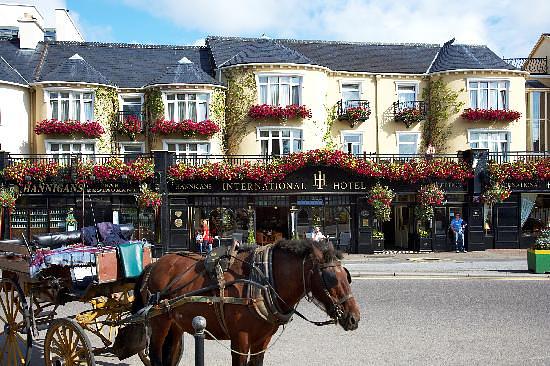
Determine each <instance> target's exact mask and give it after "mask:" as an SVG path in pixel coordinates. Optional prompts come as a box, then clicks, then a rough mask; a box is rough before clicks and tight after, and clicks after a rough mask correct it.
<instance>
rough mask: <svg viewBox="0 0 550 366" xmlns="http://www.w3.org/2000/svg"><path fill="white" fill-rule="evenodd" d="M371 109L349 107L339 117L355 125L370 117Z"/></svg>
mask: <svg viewBox="0 0 550 366" xmlns="http://www.w3.org/2000/svg"><path fill="white" fill-rule="evenodd" d="M370 114H371V110H370V108H369V107H363V106H358V107H348V108H346V110H345V111H344V113H343V114H342V115H340V116H339V117H338V119H341V120H342V119H344V120H347V121H349V125H350V127H354V126H355V125H356V124H357V123H358V122H360V121H366V120H367V119H369V117H370Z"/></svg>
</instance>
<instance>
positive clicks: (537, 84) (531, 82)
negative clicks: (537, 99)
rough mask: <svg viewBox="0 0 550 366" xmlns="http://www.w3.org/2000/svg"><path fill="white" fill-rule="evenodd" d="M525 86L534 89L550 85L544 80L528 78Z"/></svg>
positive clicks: (546, 87) (545, 87)
mask: <svg viewBox="0 0 550 366" xmlns="http://www.w3.org/2000/svg"><path fill="white" fill-rule="evenodd" d="M525 87H526V88H533V89H548V88H550V85H549V86H547V85H545V84H543V83H542V82H540V81H538V80H526V81H525Z"/></svg>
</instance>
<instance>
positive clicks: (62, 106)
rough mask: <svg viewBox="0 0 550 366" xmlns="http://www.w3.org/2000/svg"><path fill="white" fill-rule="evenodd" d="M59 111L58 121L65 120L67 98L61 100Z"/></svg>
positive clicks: (67, 110)
mask: <svg viewBox="0 0 550 366" xmlns="http://www.w3.org/2000/svg"><path fill="white" fill-rule="evenodd" d="M60 112H61V113H59V120H60V121H66V120H68V119H69V101H68V100H62V101H61V111H60Z"/></svg>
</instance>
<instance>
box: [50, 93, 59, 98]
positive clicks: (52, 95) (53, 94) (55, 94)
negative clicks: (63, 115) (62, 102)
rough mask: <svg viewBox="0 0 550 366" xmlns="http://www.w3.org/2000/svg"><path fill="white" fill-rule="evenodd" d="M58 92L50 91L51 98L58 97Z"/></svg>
mask: <svg viewBox="0 0 550 366" xmlns="http://www.w3.org/2000/svg"><path fill="white" fill-rule="evenodd" d="M57 97H58V95H57V93H50V99H57Z"/></svg>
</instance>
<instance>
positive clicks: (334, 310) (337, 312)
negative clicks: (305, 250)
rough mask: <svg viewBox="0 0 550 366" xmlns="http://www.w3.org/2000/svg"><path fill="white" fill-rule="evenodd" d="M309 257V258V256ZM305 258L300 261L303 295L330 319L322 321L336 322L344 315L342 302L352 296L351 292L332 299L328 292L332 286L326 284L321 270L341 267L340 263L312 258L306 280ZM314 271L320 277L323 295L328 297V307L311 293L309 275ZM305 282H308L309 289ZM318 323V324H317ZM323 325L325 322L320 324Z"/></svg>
mask: <svg viewBox="0 0 550 366" xmlns="http://www.w3.org/2000/svg"><path fill="white" fill-rule="evenodd" d="M310 259H311V258H310ZM305 264H306V258H304V260H303V262H302V282H303V284H304V297H305V298H306V300H307V301H309V302H311V303H313V304H315V306H317V307H318V308H319V309H321V310H323V311H324V312H325V313H326V314H327V315H328V316H329V317H330V318H331V319H332V320H331V321H329V322H323V323H327V324H337V323H338V320H340V319H342V317H343V316H344V307H343V304H344V303H345V302H346V301H348V300H350V299H352V298H353V294H352V293H351V292H350V293H349V294H347V295H345V296H343V297H341V298H339V299H334V298H333V297H332V295H331V294H330V291H329V290H330V289H331V288H332V287H334V286H330V285H328V284H327V281H326V280H325V276H323V271H326V270H327V269H328V268H334V267H340V268H342V263H341V262H340V261H338V260H334V261H331V262H329V263H319V262H317V261H315V262H314V261H313V260H312V265H313V267H312V268H311V269H310V270H309V271H308V276H307V279H308V280H309V281H306V268H305ZM314 271H316V272H317V273H318V274H319V278H320V279H321V283H322V287H323V293H324V294H325V296H327V298H328V299H330V302H331V306H330V308H329V309H327V308H326V306H325V305H324V304H323V303H321V302H320V301H319V300H318V299H316V298H315V297H314V296H313V293H312V291H311V276H312V274H313V273H314ZM307 283H309V290H308V286H307ZM318 325H319V324H318ZM322 325H325V324H322Z"/></svg>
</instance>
